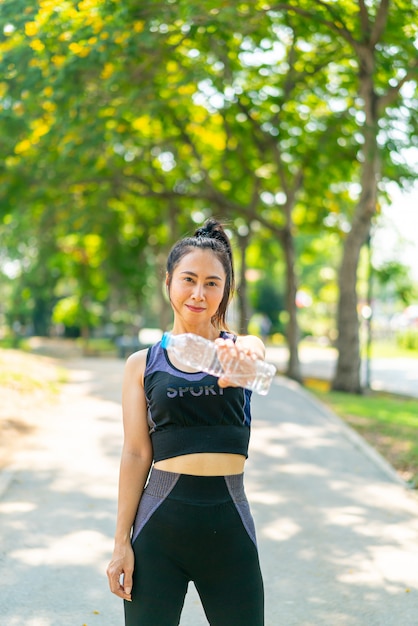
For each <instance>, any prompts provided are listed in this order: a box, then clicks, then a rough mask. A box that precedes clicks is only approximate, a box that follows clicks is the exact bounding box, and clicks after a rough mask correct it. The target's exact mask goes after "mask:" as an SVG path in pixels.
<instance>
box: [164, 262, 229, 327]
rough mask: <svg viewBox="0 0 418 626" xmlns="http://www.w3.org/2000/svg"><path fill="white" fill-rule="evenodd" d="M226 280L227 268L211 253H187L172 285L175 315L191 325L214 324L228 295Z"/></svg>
mask: <svg viewBox="0 0 418 626" xmlns="http://www.w3.org/2000/svg"><path fill="white" fill-rule="evenodd" d="M225 279H226V276H225V270H224V268H223V265H222V263H221V262H220V261H219V259H218V258H217V257H216V255H215V254H214V253H213V252H212V251H211V250H192V251H191V252H189V253H188V254H186V255H185V256H184V257H182V259H181V260H180V261H179V263H178V265H177V266H176V267H175V269H174V271H173V276H172V280H171V285H170V286H169V295H170V301H171V304H172V307H173V309H174V312H175V314H176V315H177V316H180V317H181V318H182V320H183V321H184V322H185V323H187V324H192V325H204V324H206V323H211V320H212V317H213V316H214V315H215V313H216V312H217V310H218V307H219V305H220V303H221V301H222V298H223V295H224V289H225ZM166 284H167V285H168V277H167V278H166Z"/></svg>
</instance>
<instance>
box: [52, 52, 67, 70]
mask: <svg viewBox="0 0 418 626" xmlns="http://www.w3.org/2000/svg"><path fill="white" fill-rule="evenodd" d="M51 61H52V63H53V64H54V65H55V67H56V68H58V69H59V68H60V67H62V66H63V65H64V63H65V56H64V55H63V54H54V56H53V57H52V58H51Z"/></svg>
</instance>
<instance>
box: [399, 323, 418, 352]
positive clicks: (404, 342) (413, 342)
mask: <svg viewBox="0 0 418 626" xmlns="http://www.w3.org/2000/svg"><path fill="white" fill-rule="evenodd" d="M396 341H397V343H398V345H399V346H400V347H401V348H405V349H406V350H418V328H408V329H407V330H403V331H400V332H399V333H398V334H397V335H396Z"/></svg>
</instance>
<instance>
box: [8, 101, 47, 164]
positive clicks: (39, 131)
mask: <svg viewBox="0 0 418 626" xmlns="http://www.w3.org/2000/svg"><path fill="white" fill-rule="evenodd" d="M50 105H51V107H50V110H51V112H52V110H54V109H55V105H54V104H53V103H52V102H51V103H50ZM53 121H54V118H53V116H52V115H45V116H44V117H41V118H39V119H37V120H33V121H32V122H31V124H30V127H31V131H32V132H31V134H30V136H29V137H25V139H22V140H21V141H19V142H18V143H17V144H16V145H15V149H14V152H15V154H24V153H25V152H28V151H29V150H30V149H31V148H32V146H34V145H36V144H37V143H39V141H40V139H41V137H43V136H44V135H46V134H47V133H49V130H50V128H51V125H52V123H53Z"/></svg>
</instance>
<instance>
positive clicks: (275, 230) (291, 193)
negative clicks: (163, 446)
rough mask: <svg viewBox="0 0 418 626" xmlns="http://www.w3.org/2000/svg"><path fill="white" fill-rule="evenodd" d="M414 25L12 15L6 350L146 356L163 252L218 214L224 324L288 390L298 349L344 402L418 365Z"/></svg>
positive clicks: (1, 124) (3, 150)
mask: <svg viewBox="0 0 418 626" xmlns="http://www.w3.org/2000/svg"><path fill="white" fill-rule="evenodd" d="M417 8H418V5H417V2H402V1H401V0H399V1H398V2H397V3H396V4H395V3H378V2H369V3H363V2H358V3H357V2H353V1H352V0H341V2H339V3H334V2H330V3H326V2H325V3H324V2H317V1H311V2H305V1H301V2H298V3H279V4H276V3H270V2H264V1H256V0H253V1H248V2H236V1H235V0H234V1H224V2H221V3H219V2H212V1H207V2H201V1H200V2H197V1H196V2H194V1H191V0H188V1H187V2H185V1H173V0H170V1H167V2H158V1H156V2H147V3H138V2H134V1H132V0H126V1H124V2H123V3H115V2H113V1H111V0H81V1H80V2H74V1H63V2H60V3H56V2H53V1H52V0H39V1H37V2H35V1H31V0H24V1H23V0H12V1H10V0H9V1H8V0H3V2H1V3H0V20H1V22H0V62H1V76H0V137H1V139H0V154H1V159H0V293H1V298H0V345H1V346H3V347H25V346H28V347H30V348H32V349H36V347H37V346H39V345H43V346H45V345H47V342H48V340H49V341H54V340H57V339H64V340H68V341H73V342H78V343H77V345H81V349H82V350H83V352H84V354H86V355H88V354H106V353H107V354H118V355H119V356H120V357H125V356H126V355H127V354H129V353H130V352H132V351H133V350H135V349H138V347H141V346H143V345H149V343H152V342H153V341H154V340H155V339H156V338H158V337H159V335H160V333H161V331H162V330H166V329H167V328H169V327H170V323H171V310H170V307H169V305H168V303H167V300H166V296H165V293H164V289H163V283H164V273H165V260H166V257H167V253H168V251H169V249H170V247H171V246H172V244H173V243H174V242H175V241H176V240H177V239H178V238H180V237H182V236H184V235H187V234H190V233H192V232H193V230H194V229H195V228H196V226H197V225H198V224H200V223H201V222H202V221H203V220H204V219H205V218H207V217H210V216H215V217H217V218H219V219H220V220H222V221H223V222H224V223H225V224H226V225H227V229H228V232H229V234H230V236H231V239H232V242H233V246H234V251H235V262H236V269H237V287H238V289H237V294H236V298H235V300H234V304H233V307H232V310H231V317H230V325H231V326H232V327H233V328H234V329H236V330H237V331H239V332H253V333H257V334H260V335H261V336H262V337H263V338H264V339H265V341H266V342H267V344H268V345H271V346H285V347H286V348H287V350H288V365H287V374H288V375H289V376H291V377H292V378H294V379H297V380H299V379H300V378H301V373H300V362H299V348H300V345H301V342H302V341H304V342H307V341H309V342H311V343H314V344H315V345H317V346H324V347H327V346H333V347H335V348H336V350H337V352H338V364H337V369H336V373H335V378H334V383H333V384H334V388H336V389H343V390H346V391H349V392H358V391H360V390H361V387H362V382H361V380H360V374H359V372H360V362H361V359H364V358H371V356H372V354H373V353H372V350H373V349H374V348H375V347H380V349H381V350H382V349H383V348H384V349H385V350H387V351H390V352H393V351H399V354H407V355H411V356H414V357H416V355H417V349H418V235H417V232H418V230H417V224H418V213H417V211H418V189H417V187H416V186H414V185H415V181H416V175H417V171H418V147H417V137H418V134H417V117H416V110H417V106H418V99H417V96H418V93H417V61H416V59H417V27H416V11H417ZM382 346H383V348H382ZM376 349H377V348H376Z"/></svg>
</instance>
